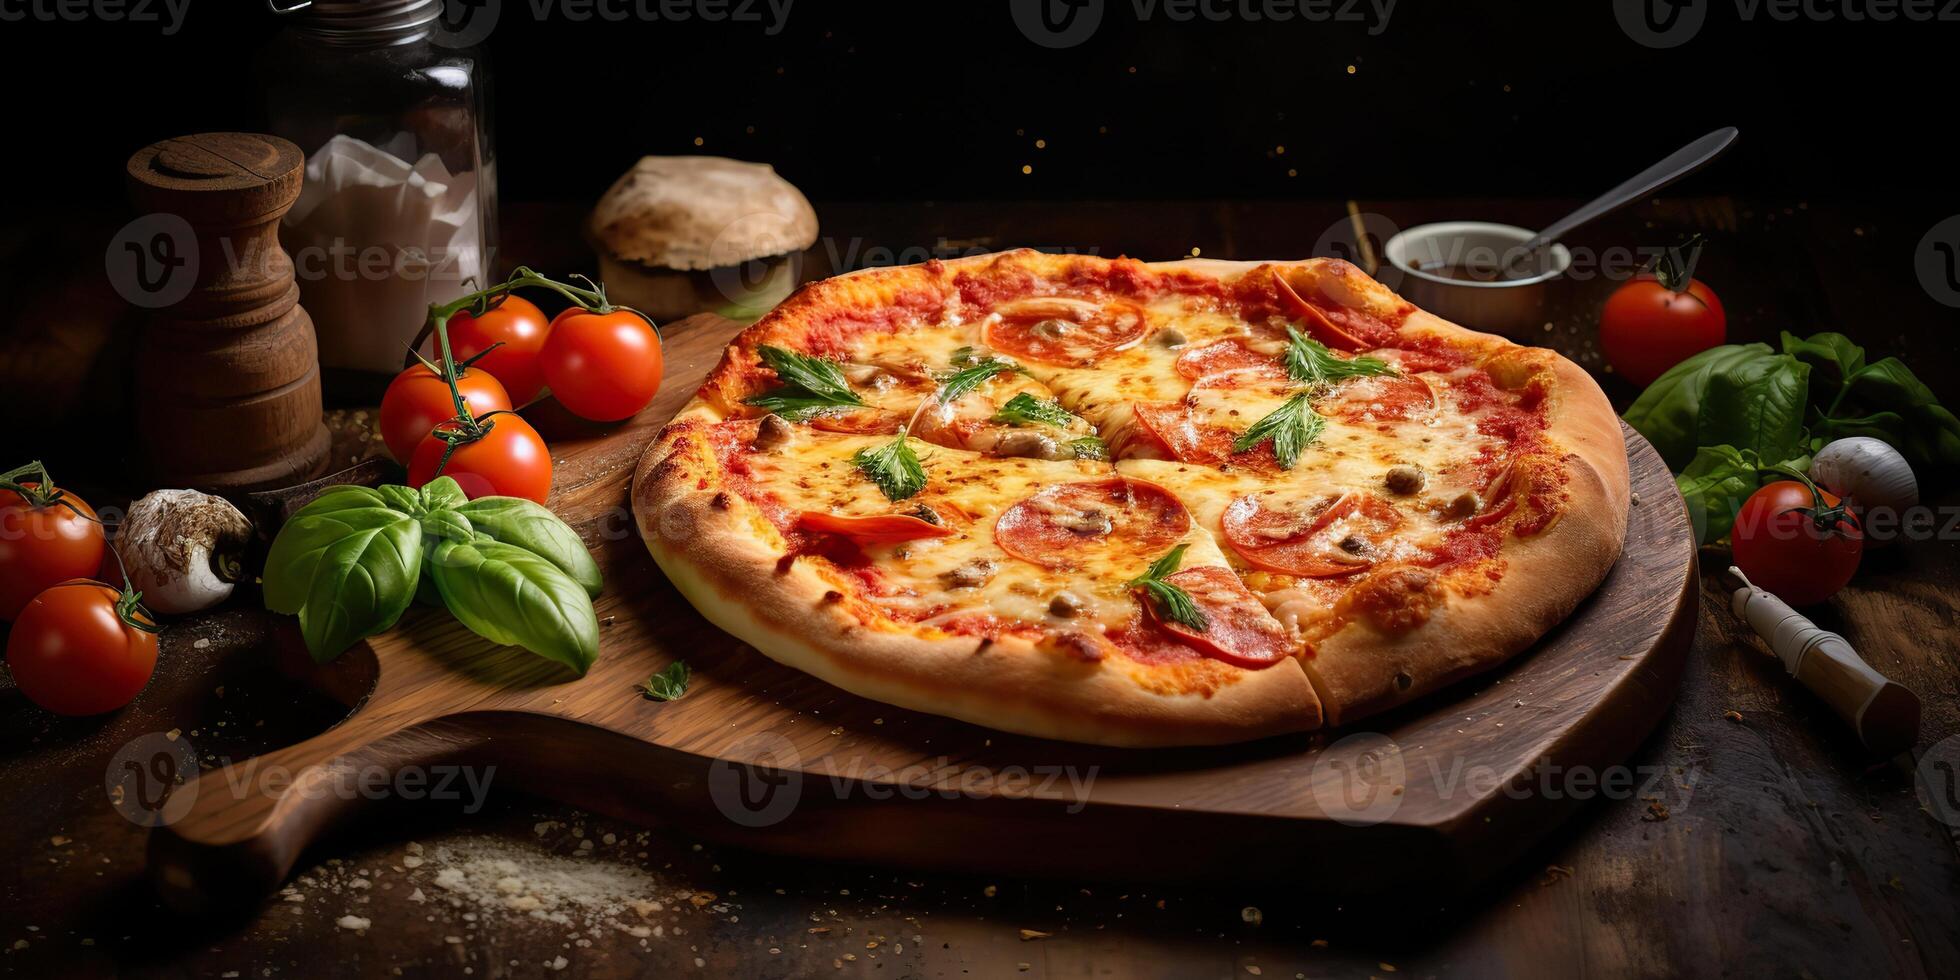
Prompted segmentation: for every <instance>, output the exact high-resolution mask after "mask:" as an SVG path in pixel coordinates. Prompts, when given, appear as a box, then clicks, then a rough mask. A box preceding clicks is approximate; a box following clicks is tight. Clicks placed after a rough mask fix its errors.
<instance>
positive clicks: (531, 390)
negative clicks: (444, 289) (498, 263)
mask: <svg viewBox="0 0 1960 980" xmlns="http://www.w3.org/2000/svg"><path fill="white" fill-rule="evenodd" d="M550 328H551V321H550V320H547V319H546V318H545V315H544V311H543V310H540V309H538V308H537V306H535V305H533V304H532V302H531V301H530V300H527V299H525V298H523V297H522V296H513V295H508V294H507V295H505V296H504V298H503V301H502V302H500V303H498V304H497V305H496V306H493V307H491V308H490V309H489V310H488V311H486V312H485V313H484V314H483V315H482V316H471V315H470V313H469V311H468V310H464V311H463V312H461V313H458V314H456V315H455V316H452V317H450V318H449V349H450V352H451V353H452V354H453V355H454V356H455V358H456V361H457V363H459V364H460V363H462V362H463V361H467V360H469V359H470V358H472V357H476V355H478V354H481V353H483V352H484V351H486V350H488V351H490V353H488V354H484V355H483V356H482V357H481V358H478V359H477V361H476V362H475V363H474V364H472V365H470V366H471V367H474V368H480V369H482V370H484V371H487V372H489V374H490V376H491V377H493V378H496V379H497V380H498V381H500V382H502V383H503V386H504V391H505V392H506V393H508V394H509V395H510V401H511V405H512V407H516V406H519V405H523V404H526V403H528V402H529V401H531V399H533V398H536V397H538V392H540V391H543V390H544V372H543V371H542V370H540V369H539V367H538V351H539V350H540V349H542V348H543V347H544V339H545V336H546V332H547V331H548V330H550ZM492 344H497V345H500V346H498V347H497V348H496V349H495V350H491V349H490V345H492ZM452 414H453V413H452Z"/></svg>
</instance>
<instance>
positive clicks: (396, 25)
mask: <svg viewBox="0 0 1960 980" xmlns="http://www.w3.org/2000/svg"><path fill="white" fill-rule="evenodd" d="M268 2H269V3H271V4H272V8H273V12H274V13H277V14H298V15H300V16H299V18H298V21H297V22H296V24H295V26H296V27H298V28H299V29H300V30H303V31H306V32H307V33H309V34H315V35H318V36H320V37H321V38H323V39H326V40H336V41H370V40H378V39H383V38H390V37H397V36H408V35H414V34H417V33H419V32H421V31H424V30H426V29H427V28H428V27H429V25H431V24H434V23H435V22H436V21H438V20H440V19H441V18H442V0H313V2H312V3H309V4H305V5H303V6H300V5H293V6H281V5H280V3H279V2H278V0H268Z"/></svg>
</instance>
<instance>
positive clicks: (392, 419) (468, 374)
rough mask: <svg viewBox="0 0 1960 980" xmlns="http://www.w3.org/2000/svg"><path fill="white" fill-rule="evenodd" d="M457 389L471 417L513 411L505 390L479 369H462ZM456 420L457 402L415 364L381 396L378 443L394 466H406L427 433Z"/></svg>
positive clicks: (432, 375)
mask: <svg viewBox="0 0 1960 980" xmlns="http://www.w3.org/2000/svg"><path fill="white" fill-rule="evenodd" d="M456 387H457V389H458V390H460V391H462V393H463V403H464V404H465V405H468V406H469V409H470V415H471V416H478V415H482V414H483V413H485V412H496V411H509V410H511V409H512V408H515V407H516V406H514V405H512V404H511V403H510V395H508V394H506V393H505V392H504V386H503V385H502V384H500V383H498V381H497V379H496V378H493V377H491V376H490V375H489V374H488V373H487V372H485V371H484V370H483V369H481V368H474V367H471V368H464V369H463V371H462V373H460V374H458V375H457V376H456ZM455 417H456V400H455V399H454V398H453V397H451V396H450V394H449V385H447V384H445V383H443V380H442V378H441V377H440V376H438V375H437V374H436V373H435V372H434V371H431V370H429V369H428V368H427V367H426V366H424V365H421V364H417V365H415V366H414V367H411V368H409V369H408V370H406V371H403V372H402V373H400V374H398V375H396V376H395V380H394V381H391V382H389V384H388V391H387V393H386V394H384V395H382V396H381V441H382V442H384V443H387V444H388V454H389V455H391V456H393V457H395V461H396V462H407V461H408V458H409V457H410V456H411V455H413V454H414V453H415V448H416V447H417V446H420V445H421V444H422V440H423V439H424V438H426V437H427V436H428V434H429V432H430V430H432V429H434V428H435V427H436V426H437V425H438V424H440V423H443V422H447V421H449V420H450V419H453V418H455ZM500 417H501V416H500Z"/></svg>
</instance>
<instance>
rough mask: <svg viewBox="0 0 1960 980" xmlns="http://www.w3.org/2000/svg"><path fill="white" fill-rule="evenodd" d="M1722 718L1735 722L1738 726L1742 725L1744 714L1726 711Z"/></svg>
mask: <svg viewBox="0 0 1960 980" xmlns="http://www.w3.org/2000/svg"><path fill="white" fill-rule="evenodd" d="M1722 717H1724V718H1727V719H1728V720H1730V721H1732V722H1735V723H1736V724H1738V725H1740V724H1742V712H1740V711H1724V712H1722Z"/></svg>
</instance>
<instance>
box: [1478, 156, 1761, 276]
mask: <svg viewBox="0 0 1960 980" xmlns="http://www.w3.org/2000/svg"><path fill="white" fill-rule="evenodd" d="M1737 133H1738V130H1737V129H1736V128H1735V127H1734V126H1723V127H1722V128H1721V129H1718V130H1716V131H1714V132H1712V133H1709V134H1708V135H1707V136H1704V137H1702V138H1701V139H1698V140H1695V141H1694V142H1693V143H1689V144H1688V145H1687V146H1684V147H1682V148H1680V149H1678V150H1676V151H1674V152H1673V153H1670V154H1668V156H1667V158H1666V159H1664V160H1662V161H1661V162H1659V163H1657V164H1654V165H1653V166H1651V167H1648V168H1647V169H1645V170H1642V171H1641V172H1639V173H1637V174H1634V175H1633V176H1632V177H1629V178H1627V180H1626V182H1625V183H1622V184H1621V185H1620V186H1618V187H1615V188H1613V189H1612V190H1610V191H1607V192H1606V193H1604V194H1601V195H1599V196H1598V197H1596V198H1593V199H1592V200H1591V201H1588V202H1586V204H1585V205H1584V206H1583V207H1581V208H1579V209H1578V210H1577V211H1574V212H1572V213H1571V214H1568V215H1566V216H1565V217H1563V218H1560V219H1558V220H1557V221H1554V222H1552V223H1551V224H1549V225H1546V226H1545V228H1544V230H1543V231H1540V232H1539V233H1538V234H1536V235H1533V236H1531V238H1530V239H1528V240H1526V241H1525V243H1524V244H1522V245H1519V246H1518V247H1517V248H1514V249H1512V250H1510V251H1509V252H1508V253H1506V255H1505V259H1504V274H1505V275H1507V276H1508V275H1509V274H1510V273H1511V270H1512V269H1513V268H1515V267H1516V266H1517V265H1518V263H1519V262H1520V261H1522V260H1523V259H1525V258H1526V257H1527V256H1535V255H1537V254H1538V253H1539V252H1540V251H1542V250H1544V249H1545V248H1547V247H1548V246H1550V245H1551V244H1552V243H1553V242H1556V241H1558V240H1559V239H1560V238H1563V237H1565V236H1566V235H1567V234H1569V233H1571V232H1572V230H1573V229H1575V228H1578V227H1579V226H1580V225H1583V224H1586V223H1587V222H1589V221H1592V220H1593V219H1594V218H1598V217H1602V216H1604V215H1608V214H1611V213H1613V212H1614V211H1618V210H1619V209H1621V208H1623V207H1626V206H1627V205H1629V204H1632V203H1633V202H1635V201H1637V200H1639V199H1641V198H1643V197H1646V196H1647V195H1649V194H1652V193H1653V192H1655V191H1657V190H1660V189H1661V188H1663V187H1666V186H1667V185H1669V184H1672V183H1674V182H1675V181H1677V180H1680V179H1681V178H1683V177H1686V176H1688V175H1689V174H1691V173H1694V172H1695V171H1697V170H1700V169H1701V168H1702V167H1704V166H1706V165H1707V164H1708V162H1709V161H1711V160H1713V159H1715V158H1716V157H1718V156H1721V155H1722V151H1724V150H1726V149H1728V148H1729V144H1731V143H1733V142H1735V138H1736V135H1737Z"/></svg>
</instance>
